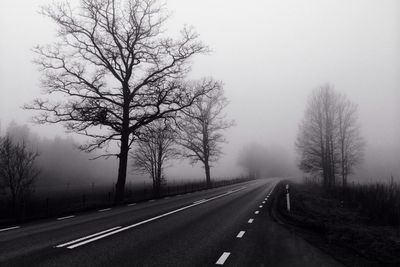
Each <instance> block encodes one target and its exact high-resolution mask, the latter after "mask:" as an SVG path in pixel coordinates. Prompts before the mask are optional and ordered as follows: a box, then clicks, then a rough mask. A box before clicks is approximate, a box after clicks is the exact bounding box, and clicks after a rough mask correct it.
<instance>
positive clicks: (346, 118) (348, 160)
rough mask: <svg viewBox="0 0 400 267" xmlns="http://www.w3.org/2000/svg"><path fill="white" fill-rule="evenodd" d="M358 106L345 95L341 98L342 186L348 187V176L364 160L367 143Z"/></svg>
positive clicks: (338, 110) (338, 122) (339, 116)
mask: <svg viewBox="0 0 400 267" xmlns="http://www.w3.org/2000/svg"><path fill="white" fill-rule="evenodd" d="M357 119H358V117H357V106H356V105H355V104H354V103H352V102H351V101H350V100H349V99H347V97H346V96H345V95H341V96H340V97H339V103H338V107H337V122H336V123H337V124H336V126H337V131H338V132H337V134H338V139H337V141H338V149H339V163H340V175H341V178H342V185H343V186H346V185H347V177H348V175H350V174H352V173H353V169H354V166H355V165H357V164H359V163H360V162H361V160H362V158H363V154H364V147H365V142H364V139H363V138H362V137H361V130H360V126H359V124H358V121H357Z"/></svg>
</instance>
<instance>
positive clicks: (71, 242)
mask: <svg viewBox="0 0 400 267" xmlns="http://www.w3.org/2000/svg"><path fill="white" fill-rule="evenodd" d="M119 228H121V226H117V227H114V228H110V229H107V230H104V231H101V232H98V233H95V234H92V235H88V236H84V237H81V238H78V239H75V240H72V241H69V242H67V243H63V244H60V245H57V246H56V248H62V247H65V246H68V245H71V244H74V243H76V242H79V241H82V240H85V239H89V238H91V237H94V236H97V235H101V234H104V233H107V232H111V231H114V230H117V229H119Z"/></svg>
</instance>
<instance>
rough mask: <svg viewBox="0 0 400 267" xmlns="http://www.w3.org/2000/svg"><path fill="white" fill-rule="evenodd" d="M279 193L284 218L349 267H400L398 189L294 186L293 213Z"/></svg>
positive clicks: (304, 184) (390, 185)
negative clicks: (331, 188) (287, 208)
mask: <svg viewBox="0 0 400 267" xmlns="http://www.w3.org/2000/svg"><path fill="white" fill-rule="evenodd" d="M278 190H279V194H278V198H277V208H278V215H279V217H280V218H281V219H282V220H283V221H284V222H286V223H287V224H289V225H291V226H292V227H293V228H294V229H295V230H296V231H297V232H298V233H299V234H300V235H302V236H303V237H304V238H306V239H307V240H308V241H309V242H310V243H313V244H315V245H317V246H318V247H320V248H321V249H323V250H324V251H326V252H327V253H330V254H332V255H333V256H334V257H335V258H337V259H338V260H339V261H341V262H343V263H345V264H346V265H348V266H400V257H399V255H400V229H399V209H398V207H399V204H400V198H399V196H400V187H399V185H397V184H394V183H391V184H387V185H385V184H373V185H372V184H371V185H358V184H352V185H350V186H349V187H348V188H346V189H342V188H340V187H337V188H334V189H333V190H329V191H326V190H324V189H323V188H322V187H321V186H319V185H318V184H316V183H303V184H291V190H290V193H291V212H288V211H287V210H286V199H285V190H284V188H283V185H281V186H280V187H279V188H278Z"/></svg>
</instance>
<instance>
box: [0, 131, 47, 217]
mask: <svg viewBox="0 0 400 267" xmlns="http://www.w3.org/2000/svg"><path fill="white" fill-rule="evenodd" d="M38 155H39V154H38V153H37V152H33V151H30V150H29V149H28V148H27V146H26V143H25V142H24V141H22V142H18V143H16V142H13V140H12V139H11V138H10V137H8V136H7V137H4V138H2V139H1V140H0V179H1V180H2V184H3V186H4V188H5V191H6V193H7V194H10V197H11V204H12V208H13V210H14V211H15V210H16V208H17V205H18V203H20V202H21V201H23V200H24V198H25V197H26V196H28V195H29V193H30V191H31V189H32V186H33V184H34V182H35V179H36V178H37V176H38V175H39V173H40V171H39V169H38V168H37V167H36V166H35V160H36V158H37V157H38Z"/></svg>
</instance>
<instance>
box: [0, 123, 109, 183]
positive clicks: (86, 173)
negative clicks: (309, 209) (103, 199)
mask: <svg viewBox="0 0 400 267" xmlns="http://www.w3.org/2000/svg"><path fill="white" fill-rule="evenodd" d="M1 135H2V136H9V137H10V138H11V139H12V140H14V141H15V142H21V141H24V142H26V143H27V146H28V148H29V149H30V150H31V151H35V152H38V154H39V155H38V157H37V159H36V165H37V167H38V168H39V169H40V175H39V177H38V178H37V179H36V181H35V187H37V188H47V189H48V190H49V191H51V189H52V188H57V187H66V186H74V185H75V186H76V185H80V186H82V185H87V184H91V183H110V182H111V181H112V180H113V176H114V175H115V174H114V173H115V169H116V165H115V160H114V159H112V158H109V159H108V160H104V159H97V160H91V159H92V158H93V157H95V156H96V155H95V154H89V153H84V152H82V151H80V150H79V149H78V147H77V146H78V143H77V142H76V141H75V140H74V139H73V138H71V137H55V138H52V139H50V138H47V137H41V136H39V135H37V134H36V133H34V132H32V131H31V130H30V128H29V127H28V126H27V125H19V124H17V123H16V122H11V123H10V124H9V125H8V126H7V127H5V129H4V130H3V131H2V134H1Z"/></svg>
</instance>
